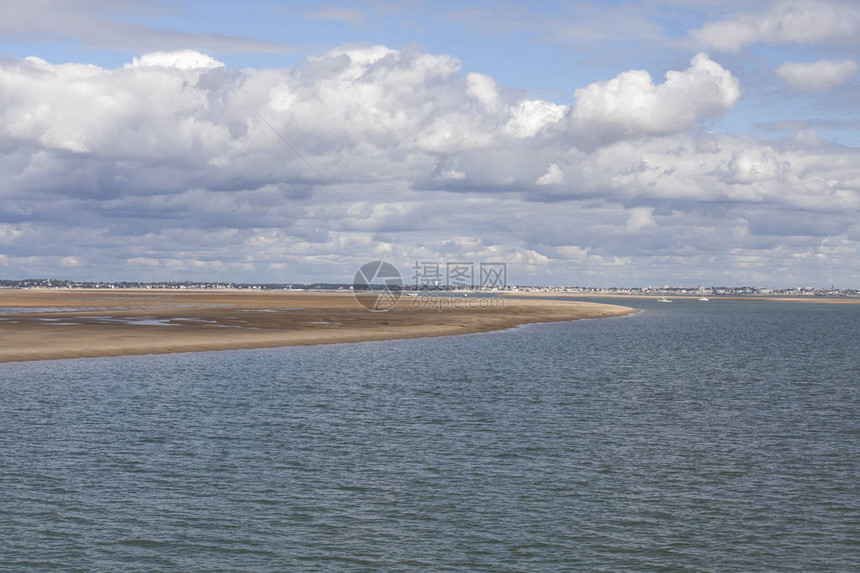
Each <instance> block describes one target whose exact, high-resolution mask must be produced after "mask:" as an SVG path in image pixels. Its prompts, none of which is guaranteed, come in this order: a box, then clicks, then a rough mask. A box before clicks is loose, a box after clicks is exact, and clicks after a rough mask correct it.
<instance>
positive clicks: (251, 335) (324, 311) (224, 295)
mask: <svg viewBox="0 0 860 573" xmlns="http://www.w3.org/2000/svg"><path fill="white" fill-rule="evenodd" d="M457 300H458V302H457V308H454V306H453V304H452V303H451V301H450V300H449V301H448V302H440V301H442V299H437V304H432V302H433V301H432V300H430V299H426V298H424V297H409V296H404V297H402V298H401V299H400V301H399V302H398V304H397V305H396V306H395V307H394V308H392V309H391V310H389V311H387V312H370V311H368V310H366V309H365V308H364V307H363V306H361V305H360V304H359V303H358V302H357V301H356V300H355V298H354V297H353V296H352V295H351V294H336V293H296V292H288V291H269V292H260V291H246V290H242V291H181V290H143V289H140V290H132V289H122V290H38V289H32V290H31V289H27V290H17V289H9V290H0V362H14V361H23V360H48V359H58V358H85V357H98V356H123V355H134V354H166V353H172V352H197V351H206V350H232V349H239V348H269V347H279V346H296V345H309V344H332V343H338V342H361V341H370V340H390V339H397V338H422V337H429V336H445V335H452V334H467V333H475V332H487V331H491V330H501V329H505V328H510V327H513V326H517V325H521V324H531V323H540V322H557V321H564V320H576V319H581V318H606V317H613V316H623V315H626V314H630V313H633V312H636V310H635V309H632V308H627V307H623V306H617V305H611V304H595V303H588V302H578V301H558V300H537V299H535V300H522V299H504V300H495V301H494V302H492V304H490V302H489V300H488V299H484V300H487V301H488V302H486V303H479V300H480V299H477V298H472V299H457ZM443 306H444V307H445V308H443ZM487 306H489V307H490V308H487ZM416 307H417V308H416Z"/></svg>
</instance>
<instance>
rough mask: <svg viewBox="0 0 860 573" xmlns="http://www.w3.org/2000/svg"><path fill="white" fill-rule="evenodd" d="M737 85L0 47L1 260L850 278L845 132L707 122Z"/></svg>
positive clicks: (163, 272) (325, 58)
mask: <svg viewBox="0 0 860 573" xmlns="http://www.w3.org/2000/svg"><path fill="white" fill-rule="evenodd" d="M741 93H742V92H741V88H740V85H739V81H738V79H737V78H736V77H735V76H734V75H733V74H732V73H731V72H730V71H729V70H728V69H726V68H725V67H723V66H722V65H720V64H719V63H718V62H717V61H715V60H713V59H711V58H710V57H709V56H707V55H706V54H704V53H702V54H698V55H696V56H694V57H693V58H692V59H691V61H690V63H689V65H688V66H687V67H685V68H684V69H680V70H669V71H667V72H666V73H665V78H664V80H663V81H662V82H659V83H657V82H655V81H654V79H653V78H652V76H651V75H650V74H649V73H648V72H646V71H644V70H626V71H621V72H620V73H618V74H617V75H616V76H615V77H611V78H607V79H605V80H602V81H597V82H594V83H592V84H590V85H587V86H585V87H583V88H581V89H578V90H576V92H575V93H574V94H573V97H572V98H570V100H569V101H568V102H567V103H556V102H551V101H547V100H542V99H535V98H529V97H524V96H523V95H522V94H521V93H520V92H516V91H513V90H509V89H506V88H504V87H502V86H500V85H499V84H498V83H497V82H496V81H495V80H494V79H493V78H492V77H490V76H488V75H485V74H481V73H478V72H466V71H464V70H462V65H461V62H460V61H459V60H458V59H457V58H455V57H452V56H449V55H444V54H429V53H425V52H422V51H420V50H412V49H410V50H394V49H391V48H388V47H385V46H368V47H351V48H344V49H338V50H334V51H332V52H330V53H327V54H324V55H321V56H317V57H313V58H308V59H307V60H305V61H303V62H301V63H300V65H297V66H295V67H292V68H289V69H240V70H236V69H230V68H228V67H226V66H224V65H223V64H222V63H221V62H219V61H218V60H217V59H215V58H213V57H211V56H209V55H207V54H203V53H199V52H194V51H189V50H183V51H178V52H157V53H149V54H145V55H142V56H140V57H137V58H134V59H133V61H131V62H128V63H127V64H126V65H124V66H121V67H118V68H115V69H105V68H100V67H96V66H91V65H85V64H51V63H48V62H46V61H44V60H41V59H38V58H27V59H23V60H17V59H3V60H0V194H1V195H2V205H3V213H2V218H0V253H2V255H3V256H2V258H0V273H2V274H5V275H7V276H8V275H17V276H32V275H37V274H42V275H54V276H56V275H58V274H62V275H63V276H67V277H70V278H105V279H113V280H117V279H145V280H149V279H165V278H187V277H190V276H193V277H199V278H206V279H210V280H246V281H251V280H256V281H277V282H290V281H301V280H322V279H327V280H343V281H344V282H346V281H348V280H350V277H351V276H352V274H353V273H354V270H355V268H356V267H357V266H358V265H360V264H361V263H363V262H365V261H366V260H370V259H372V258H385V259H387V260H391V261H392V262H395V263H396V264H398V265H400V266H402V267H403V268H408V266H409V264H410V262H414V261H415V260H474V261H478V260H505V261H508V262H509V263H510V264H511V271H510V275H511V279H512V280H513V281H515V282H532V283H536V282H544V283H553V284H559V283H579V284H585V283H588V284H595V283H610V282H614V283H624V284H637V283H646V284H647V283H649V282H654V283H659V284H662V283H664V282H678V283H682V282H683V283H698V282H709V283H713V282H720V281H724V282H726V283H732V284H736V283H739V282H750V283H754V282H760V281H765V280H768V281H774V280H776V281H779V282H790V281H793V280H798V279H799V278H801V277H806V276H813V274H814V275H815V276H822V280H826V281H828V282H839V281H840V280H843V281H848V280H853V279H852V277H856V276H860V275H858V273H857V271H858V270H860V268H858V265H860V262H858V261H860V256H858V255H860V225H858V223H857V220H858V218H857V217H856V215H857V211H858V210H860V168H858V165H860V161H858V159H860V157H858V153H857V151H856V150H855V149H852V148H847V147H841V146H837V145H833V144H828V143H826V142H823V141H821V140H820V139H819V138H817V137H815V136H814V135H812V136H811V135H810V134H809V133H804V134H798V136H797V137H795V138H789V139H781V140H759V139H755V138H753V137H751V136H741V135H734V136H732V135H724V134H720V133H712V132H709V131H707V129H706V128H705V126H706V124H707V123H708V122H713V121H715V120H718V118H719V117H720V116H721V115H722V114H724V113H726V112H727V111H728V110H730V109H732V107H733V106H735V105H736V103H737V101H738V100H739V98H740V97H741ZM270 126H271V127H270ZM272 128H274V131H273V129H272ZM281 138H283V139H281ZM299 155H300V156H299ZM309 165H310V166H312V168H311V167H309ZM317 173H319V174H320V175H322V176H323V177H324V179H325V181H326V183H323V182H322V181H320V179H319V177H318V176H317ZM329 185H331V187H332V188H334V192H332V189H331V188H329ZM511 201H513V203H511ZM347 203H348V205H347ZM506 205H512V207H510V208H506ZM356 212H357V213H358V215H356ZM371 229H372V230H371ZM374 231H377V232H378V233H379V235H381V236H382V238H381V239H380V238H379V236H377V235H376V233H375V232H374ZM58 269H61V270H62V272H60V271H59V270H58ZM821 269H827V271H826V273H824V274H823V275H822V272H821ZM827 273H829V274H827Z"/></svg>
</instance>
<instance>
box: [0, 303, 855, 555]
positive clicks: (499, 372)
mask: <svg viewBox="0 0 860 573" xmlns="http://www.w3.org/2000/svg"><path fill="white" fill-rule="evenodd" d="M630 304H631V305H633V306H638V307H640V308H643V309H644V310H645V311H646V312H644V313H642V314H639V315H636V316H631V317H626V318H620V319H607V320H590V321H578V322H573V323H560V324H553V325H543V326H533V327H526V328H520V329H515V330H511V331H506V332H500V333H491V334H483V335H472V336H460V337H449V338H438V339H425V340H410V341H394V342H382V343H362V344H347V345H335V346H321V347H306V348H287V349H275V350H252V351H235V352H216V353H198V354H182V355H168V356H145V357H127V358H107V359H85V360H64V361H50V362H32V363H19V364H7V365H0V379H2V382H0V395H2V400H0V570H3V571H29V570H34V571H284V570H294V571H415V570H428V571H429V570H432V571H563V570H583V571H585V570H589V571H623V570H630V571H773V570H779V571H801V570H803V571H852V570H853V571H856V570H858V569H860V545H858V543H860V542H858V539H860V486H858V483H860V471H858V470H860V459H858V455H860V452H859V451H858V450H860V447H858V446H860V422H858V407H860V306H855V305H851V306H848V305H816V304H796V303H765V302H732V301H712V302H710V303H697V302H695V301H676V302H674V303H673V304H671V305H669V304H662V305H660V304H654V303H652V302H649V301H630Z"/></svg>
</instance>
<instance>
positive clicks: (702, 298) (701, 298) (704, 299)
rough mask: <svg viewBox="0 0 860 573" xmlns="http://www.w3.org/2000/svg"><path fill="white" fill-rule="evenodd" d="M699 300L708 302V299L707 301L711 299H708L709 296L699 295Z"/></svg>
mask: <svg viewBox="0 0 860 573" xmlns="http://www.w3.org/2000/svg"><path fill="white" fill-rule="evenodd" d="M699 300H700V301H701V302H708V301H709V300H711V299H709V298H708V297H706V296H700V297H699Z"/></svg>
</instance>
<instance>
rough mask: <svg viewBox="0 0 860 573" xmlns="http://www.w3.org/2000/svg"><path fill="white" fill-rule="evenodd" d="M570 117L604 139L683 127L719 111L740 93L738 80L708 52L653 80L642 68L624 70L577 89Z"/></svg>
mask: <svg viewBox="0 0 860 573" xmlns="http://www.w3.org/2000/svg"><path fill="white" fill-rule="evenodd" d="M575 95H576V103H575V105H574V107H573V112H572V115H573V118H574V120H575V121H576V123H578V124H579V125H588V124H589V123H590V122H591V121H594V120H595V119H596V118H598V117H599V120H597V122H596V124H595V128H594V129H593V131H594V132H595V133H596V134H602V135H603V136H604V137H607V136H608V137H612V138H618V137H627V136H638V135H643V134H660V133H670V132H675V131H682V130H684V129H687V128H689V127H690V126H692V125H693V124H694V123H696V121H697V120H699V119H702V118H707V117H712V116H715V115H719V114H722V113H724V112H725V111H727V110H728V109H730V108H731V107H732V106H733V105H734V104H735V102H737V100H738V98H739V97H740V86H739V83H738V80H737V78H735V77H734V76H733V75H732V73H731V72H730V71H728V70H727V69H725V68H723V67H722V66H721V65H720V64H718V63H717V62H715V61H713V60H711V59H710V58H709V57H708V56H707V55H706V54H698V55H696V56H695V57H694V58H693V59H692V60H690V66H689V67H688V68H687V69H685V70H682V71H676V70H670V71H668V72H666V81H665V82H663V83H662V84H655V83H654V82H653V80H652V78H651V75H650V74H649V73H648V72H646V71H644V70H631V71H627V72H623V73H621V74H619V75H618V76H616V77H615V78H612V79H611V80H607V81H601V82H595V83H593V84H591V85H589V86H588V87H586V88H582V89H579V90H576V92H575Z"/></svg>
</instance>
